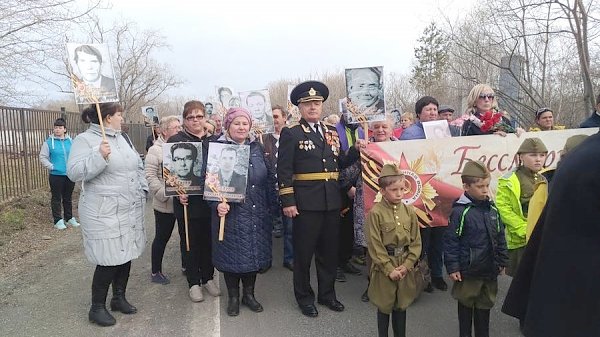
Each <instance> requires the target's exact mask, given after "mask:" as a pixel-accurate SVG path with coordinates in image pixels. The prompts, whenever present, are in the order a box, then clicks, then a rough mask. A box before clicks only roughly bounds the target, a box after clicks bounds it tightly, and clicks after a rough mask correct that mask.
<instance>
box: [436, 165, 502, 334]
mask: <svg viewBox="0 0 600 337" xmlns="http://www.w3.org/2000/svg"><path fill="white" fill-rule="evenodd" d="M461 179H462V182H463V189H464V191H465V192H464V193H463V194H462V195H461V196H460V198H459V199H458V200H457V201H456V202H455V203H454V205H453V206H452V212H451V214H450V218H449V224H448V229H447V231H446V235H445V236H444V261H445V264H446V270H447V271H448V274H450V279H451V280H453V281H454V286H453V287H452V297H454V298H455V299H456V300H457V301H458V325H459V332H460V334H459V335H460V337H471V330H472V326H473V325H474V326H475V337H487V336H489V323H490V309H491V308H492V307H493V306H494V303H495V301H496V294H497V292H498V281H497V278H498V275H499V274H501V273H503V272H504V268H505V267H506V265H507V263H508V253H507V248H506V238H505V237H504V224H503V223H502V221H501V220H500V215H499V213H498V209H497V208H496V206H495V205H494V203H493V202H492V201H491V200H490V198H489V193H490V192H489V187H490V180H491V177H490V172H489V171H488V169H487V168H486V167H485V165H484V164H483V163H482V162H478V161H470V162H468V163H467V164H466V165H465V167H464V169H463V172H462V174H461Z"/></svg>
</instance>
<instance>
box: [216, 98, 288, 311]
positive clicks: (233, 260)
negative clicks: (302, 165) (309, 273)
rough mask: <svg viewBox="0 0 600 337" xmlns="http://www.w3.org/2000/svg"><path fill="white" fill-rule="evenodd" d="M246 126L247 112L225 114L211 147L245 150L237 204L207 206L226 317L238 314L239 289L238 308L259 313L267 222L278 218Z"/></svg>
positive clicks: (258, 148)
mask: <svg viewBox="0 0 600 337" xmlns="http://www.w3.org/2000/svg"><path fill="white" fill-rule="evenodd" d="M251 126H252V121H251V118H250V114H249V113H248V111H246V110H245V109H242V108H232V109H229V111H228V112H227V115H226V116H225V120H224V127H225V133H224V134H223V135H222V136H221V137H220V138H219V139H218V140H217V142H221V143H226V144H240V145H241V144H246V145H249V146H250V156H249V164H248V174H247V177H248V178H247V179H248V180H247V186H246V194H245V198H244V201H243V202H241V203H233V202H231V203H227V204H226V203H216V202H214V203H212V205H211V206H212V209H213V217H212V234H213V235H212V237H213V245H212V248H213V263H214V265H215V267H216V268H217V269H218V270H219V271H221V272H223V274H224V278H225V283H226V285H227V292H228V294H229V301H228V305H227V314H228V315H229V316H237V315H238V314H239V303H240V302H239V296H240V295H239V283H240V280H241V281H242V285H243V296H242V304H244V305H246V306H247V307H249V308H250V310H252V311H254V312H261V311H263V307H262V305H261V304H260V303H259V302H258V301H256V299H255V297H254V285H255V282H256V275H257V273H258V271H259V270H261V269H267V268H268V267H270V266H271V261H272V254H271V252H272V249H271V232H272V230H273V225H272V219H273V218H274V217H275V216H276V215H277V214H278V212H277V211H278V204H277V194H276V190H275V186H276V185H275V184H276V180H275V170H274V168H273V167H272V166H271V165H270V162H269V161H268V160H267V158H266V157H265V155H264V150H263V147H262V145H261V144H260V143H259V142H258V140H256V139H254V137H250V136H249V131H250V127H251ZM221 216H225V227H224V228H225V231H224V240H223V241H218V237H219V235H218V233H219V222H220V217H221Z"/></svg>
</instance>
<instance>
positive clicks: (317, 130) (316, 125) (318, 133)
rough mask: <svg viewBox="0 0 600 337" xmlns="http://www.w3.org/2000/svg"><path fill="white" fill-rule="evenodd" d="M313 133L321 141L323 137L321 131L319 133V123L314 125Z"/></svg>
mask: <svg viewBox="0 0 600 337" xmlns="http://www.w3.org/2000/svg"><path fill="white" fill-rule="evenodd" d="M315 132H316V133H317V135H318V136H319V138H321V139H323V135H322V134H321V131H319V123H315Z"/></svg>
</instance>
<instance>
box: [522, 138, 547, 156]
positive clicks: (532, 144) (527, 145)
mask: <svg viewBox="0 0 600 337" xmlns="http://www.w3.org/2000/svg"><path fill="white" fill-rule="evenodd" d="M544 152H548V149H547V148H546V145H544V142H542V140H541V139H539V138H537V137H536V138H527V139H525V140H524V141H523V144H521V146H520V147H519V150H518V151H517V154H521V153H544Z"/></svg>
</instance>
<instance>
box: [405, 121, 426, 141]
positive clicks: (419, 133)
mask: <svg viewBox="0 0 600 337" xmlns="http://www.w3.org/2000/svg"><path fill="white" fill-rule="evenodd" d="M425 138H426V137H425V130H424V129H423V123H421V122H420V121H417V122H416V123H415V124H413V125H411V126H409V127H408V128H406V129H405V130H404V131H402V134H401V135H400V140H412V139H425Z"/></svg>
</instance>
